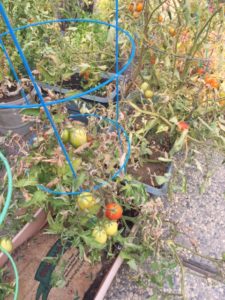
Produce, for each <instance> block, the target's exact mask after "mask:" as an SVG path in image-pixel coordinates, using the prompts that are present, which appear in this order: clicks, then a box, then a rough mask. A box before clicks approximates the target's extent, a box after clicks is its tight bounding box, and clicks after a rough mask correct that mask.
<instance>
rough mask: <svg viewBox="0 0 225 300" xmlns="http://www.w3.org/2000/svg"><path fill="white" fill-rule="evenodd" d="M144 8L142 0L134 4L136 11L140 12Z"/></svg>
mask: <svg viewBox="0 0 225 300" xmlns="http://www.w3.org/2000/svg"><path fill="white" fill-rule="evenodd" d="M143 8H144V3H143V2H139V3H138V4H137V5H136V11H137V12H142V10H143Z"/></svg>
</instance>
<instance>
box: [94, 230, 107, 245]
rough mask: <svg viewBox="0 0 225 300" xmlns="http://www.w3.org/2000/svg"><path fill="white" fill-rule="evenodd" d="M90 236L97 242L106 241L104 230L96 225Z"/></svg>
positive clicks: (103, 242) (102, 242)
mask: <svg viewBox="0 0 225 300" xmlns="http://www.w3.org/2000/svg"><path fill="white" fill-rule="evenodd" d="M92 236H93V237H94V239H95V241H96V242H98V243H99V244H102V245H103V244H105V243H106V241H107V234H106V232H105V230H104V229H103V228H101V227H99V226H96V227H95V228H94V230H93V232H92Z"/></svg>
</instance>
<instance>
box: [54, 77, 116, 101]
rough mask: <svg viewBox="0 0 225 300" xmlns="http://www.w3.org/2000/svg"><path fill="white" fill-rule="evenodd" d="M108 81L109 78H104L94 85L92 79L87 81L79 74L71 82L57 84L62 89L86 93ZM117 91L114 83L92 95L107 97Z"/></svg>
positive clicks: (65, 81)
mask: <svg viewBox="0 0 225 300" xmlns="http://www.w3.org/2000/svg"><path fill="white" fill-rule="evenodd" d="M106 80H107V78H102V79H100V80H99V81H98V82H93V85H92V84H91V78H90V79H85V77H82V76H80V74H79V73H75V74H73V75H72V76H71V77H70V79H69V80H64V81H63V82H62V84H60V83H57V85H58V86H61V87H62V88H66V89H69V90H77V91H85V90H88V89H90V88H93V87H95V86H97V85H99V84H101V83H104V82H105V81H106ZM114 90H115V86H114V84H113V83H111V84H109V85H107V86H106V87H103V88H102V89H100V90H98V91H96V92H94V93H92V95H95V96H98V97H107V95H108V94H109V93H112V92H113V91H114Z"/></svg>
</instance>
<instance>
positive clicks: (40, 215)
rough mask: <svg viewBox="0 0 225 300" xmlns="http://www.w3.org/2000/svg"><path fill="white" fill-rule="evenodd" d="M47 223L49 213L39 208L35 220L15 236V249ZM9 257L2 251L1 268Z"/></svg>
mask: <svg viewBox="0 0 225 300" xmlns="http://www.w3.org/2000/svg"><path fill="white" fill-rule="evenodd" d="M46 223H47V214H46V212H45V211H44V210H43V209H41V208H40V209H39V210H38V211H37V212H36V213H35V214H34V217H33V221H31V222H30V223H27V224H26V225H25V226H24V227H23V228H22V229H21V230H20V231H19V232H18V233H17V234H16V235H15V237H14V238H13V240H12V243H13V251H14V250H16V249H17V248H18V247H20V246H21V245H22V244H23V243H25V242H26V241H28V240H29V239H30V238H32V237H33V236H34V235H35V234H37V233H38V232H39V231H40V230H41V229H42V228H43V227H44V226H45V224H46ZM7 260H8V258H7V256H6V255H4V254H3V253H2V252H1V253H0V268H2V267H3V265H4V264H5V263H6V262H7Z"/></svg>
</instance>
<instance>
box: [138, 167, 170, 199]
mask: <svg viewBox="0 0 225 300" xmlns="http://www.w3.org/2000/svg"><path fill="white" fill-rule="evenodd" d="M172 169H173V168H172V164H169V166H168V169H167V172H166V174H168V180H169V179H170V177H171V175H172ZM142 184H144V186H145V188H146V191H147V192H148V193H149V194H151V195H153V196H157V197H160V196H165V195H166V194H167V193H168V185H169V182H166V183H164V184H162V185H161V186H160V187H154V186H151V185H148V184H145V183H142Z"/></svg>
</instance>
